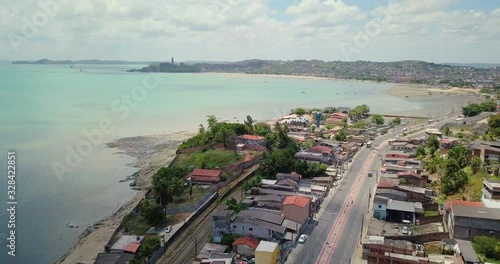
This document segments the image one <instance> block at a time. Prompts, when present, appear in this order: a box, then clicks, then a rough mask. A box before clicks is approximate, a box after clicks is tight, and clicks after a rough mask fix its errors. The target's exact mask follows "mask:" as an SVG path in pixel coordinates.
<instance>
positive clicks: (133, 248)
mask: <svg viewBox="0 0 500 264" xmlns="http://www.w3.org/2000/svg"><path fill="white" fill-rule="evenodd" d="M140 246H141V243H137V242H132V243H130V244H128V245H127V246H126V247H125V248H124V249H123V251H126V252H132V253H135V252H137V250H138V249H139V247H140Z"/></svg>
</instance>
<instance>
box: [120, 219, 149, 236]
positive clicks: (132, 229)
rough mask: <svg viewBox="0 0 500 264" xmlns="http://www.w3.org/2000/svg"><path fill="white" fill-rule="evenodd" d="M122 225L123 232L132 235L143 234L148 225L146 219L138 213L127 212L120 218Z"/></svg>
mask: <svg viewBox="0 0 500 264" xmlns="http://www.w3.org/2000/svg"><path fill="white" fill-rule="evenodd" d="M122 225H123V227H124V228H125V232H127V233H129V234H134V235H144V234H145V233H146V232H147V231H148V230H149V228H151V226H150V225H148V224H147V223H146V219H144V217H142V216H141V215H140V214H129V215H127V216H125V217H124V218H123V220H122Z"/></svg>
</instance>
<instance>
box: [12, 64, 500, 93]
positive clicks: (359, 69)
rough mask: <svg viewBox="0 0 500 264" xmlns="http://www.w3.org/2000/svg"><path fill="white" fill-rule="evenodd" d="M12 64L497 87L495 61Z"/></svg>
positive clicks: (499, 78)
mask: <svg viewBox="0 0 500 264" xmlns="http://www.w3.org/2000/svg"><path fill="white" fill-rule="evenodd" d="M12 64H70V65H71V64H115V65H118V64H121V65H125V64H143V65H148V66H146V67H143V68H141V69H131V70H129V72H167V73H202V72H206V73H244V74H266V75H288V76H304V77H320V78H329V79H343V80H359V81H376V82H390V83H409V84H425V85H433V86H440V87H444V88H447V87H460V88H479V89H484V90H488V91H487V92H494V90H495V89H498V88H500V67H499V66H498V65H495V64H490V65H486V64H470V65H466V64H452V63H443V64H439V63H432V62H425V61H415V60H405V61H394V62H372V61H322V60H259V59H252V60H244V61H237V62H203V61H197V62H194V61H193V62H174V58H172V59H171V61H169V62H158V61H157V62H147V61H142V62H141V61H121V60H76V61H73V60H49V59H42V60H37V61H14V62H12Z"/></svg>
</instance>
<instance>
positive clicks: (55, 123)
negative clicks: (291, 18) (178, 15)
mask: <svg viewBox="0 0 500 264" xmlns="http://www.w3.org/2000/svg"><path fill="white" fill-rule="evenodd" d="M141 66H142V65H120V66H116V65H113V66H109V65H74V67H73V68H70V65H11V64H9V63H0V95H1V96H0V151H1V152H3V153H0V170H1V172H0V175H2V177H1V178H0V179H1V180H0V188H1V190H2V191H0V196H1V197H0V199H1V200H0V203H2V206H1V207H2V208H3V209H2V210H0V233H1V236H0V237H1V240H0V256H1V257H0V260H1V259H3V260H2V261H0V262H1V263H52V262H54V261H55V260H57V259H58V258H59V257H60V256H61V255H63V254H64V253H65V252H66V251H67V250H68V249H69V248H70V247H71V245H72V244H73V243H75V242H76V240H77V238H78V236H79V234H80V233H81V232H82V231H83V230H84V228H86V227H87V226H89V225H91V224H92V223H94V222H95V221H98V220H99V219H102V218H103V217H105V216H107V215H109V214H110V213H112V212H113V211H115V210H116V209H117V208H119V207H120V206H121V205H122V204H123V203H125V202H126V201H127V200H129V199H130V198H131V197H132V196H133V195H134V194H135V192H134V191H132V190H130V188H129V186H128V184H126V183H124V184H119V183H118V181H119V180H120V179H123V178H124V177H125V176H127V175H129V174H131V173H133V172H134V171H135V169H134V168H131V167H128V166H126V164H128V163H131V162H133V159H132V158H130V157H127V156H123V155H112V153H113V152H114V150H110V149H106V148H105V146H104V144H102V143H101V142H109V141H111V140H114V139H116V138H119V137H124V136H136V135H148V134H158V133H165V132H167V133H168V132H176V131H181V130H191V131H192V130H196V129H197V127H198V125H199V124H200V123H205V120H206V116H207V115H209V114H215V115H216V116H218V117H219V118H220V119H221V120H229V121H242V120H243V119H244V118H245V117H246V115H248V114H250V115H252V117H254V119H257V120H269V119H273V118H276V117H277V116H280V115H283V114H287V113H288V111H289V110H290V109H292V108H294V107H297V106H304V107H313V106H316V107H325V106H355V105H359V104H368V105H369V106H370V107H371V109H372V112H380V113H397V112H400V111H401V109H404V110H419V109H422V108H421V106H420V105H419V104H417V103H411V102H408V101H406V100H403V99H400V98H396V97H392V96H388V95H385V94H384V93H383V91H384V90H385V89H387V88H389V87H390V86H391V85H390V84H377V83H363V82H343V81H329V80H303V79H284V78H273V77H265V76H234V75H232V76H231V75H210V74H154V75H150V74H142V73H127V72H126V71H125V70H127V69H130V68H139V67H141ZM437 103H439V102H437ZM426 107H428V106H426ZM96 131H98V132H96ZM100 135H103V139H102V140H101V138H100ZM89 138H90V139H91V140H93V141H94V142H95V143H96V144H95V145H94V144H91V143H89ZM8 150H13V151H15V152H16V155H17V157H16V160H17V186H16V187H17V190H16V192H17V193H16V194H17V197H16V199H17V201H18V204H17V211H16V213H17V215H16V236H17V239H16V246H17V251H16V258H10V257H9V258H6V252H7V250H6V242H7V240H6V237H7V232H8V229H7V217H8V215H7V213H6V212H7V211H6V201H7V195H6V190H7V187H6V185H7V180H6V178H7V172H6V166H5V165H6V157H7V151H8ZM77 151H80V152H77ZM68 153H73V156H71V155H70V154H68ZM75 153H77V154H78V153H80V154H81V155H78V156H79V157H80V158H81V159H78V158H75V157H74V154H75ZM68 155H69V156H68ZM68 157H70V158H69V161H67V160H66V159H68ZM55 164H56V165H57V168H58V170H59V174H58V173H57V172H56V170H54V166H55ZM65 170H66V171H65ZM62 172H65V173H62ZM67 223H71V224H74V225H78V226H79V227H80V228H78V229H76V228H69V227H67V226H66V224H67ZM13 260H14V261H13Z"/></svg>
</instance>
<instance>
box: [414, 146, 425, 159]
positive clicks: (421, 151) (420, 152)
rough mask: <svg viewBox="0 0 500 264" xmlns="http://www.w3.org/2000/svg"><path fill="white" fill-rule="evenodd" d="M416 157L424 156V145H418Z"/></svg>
mask: <svg viewBox="0 0 500 264" xmlns="http://www.w3.org/2000/svg"><path fill="white" fill-rule="evenodd" d="M415 155H417V157H418V158H420V159H423V158H424V157H425V156H426V153H425V148H424V146H418V147H417V149H416V152H415Z"/></svg>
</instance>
